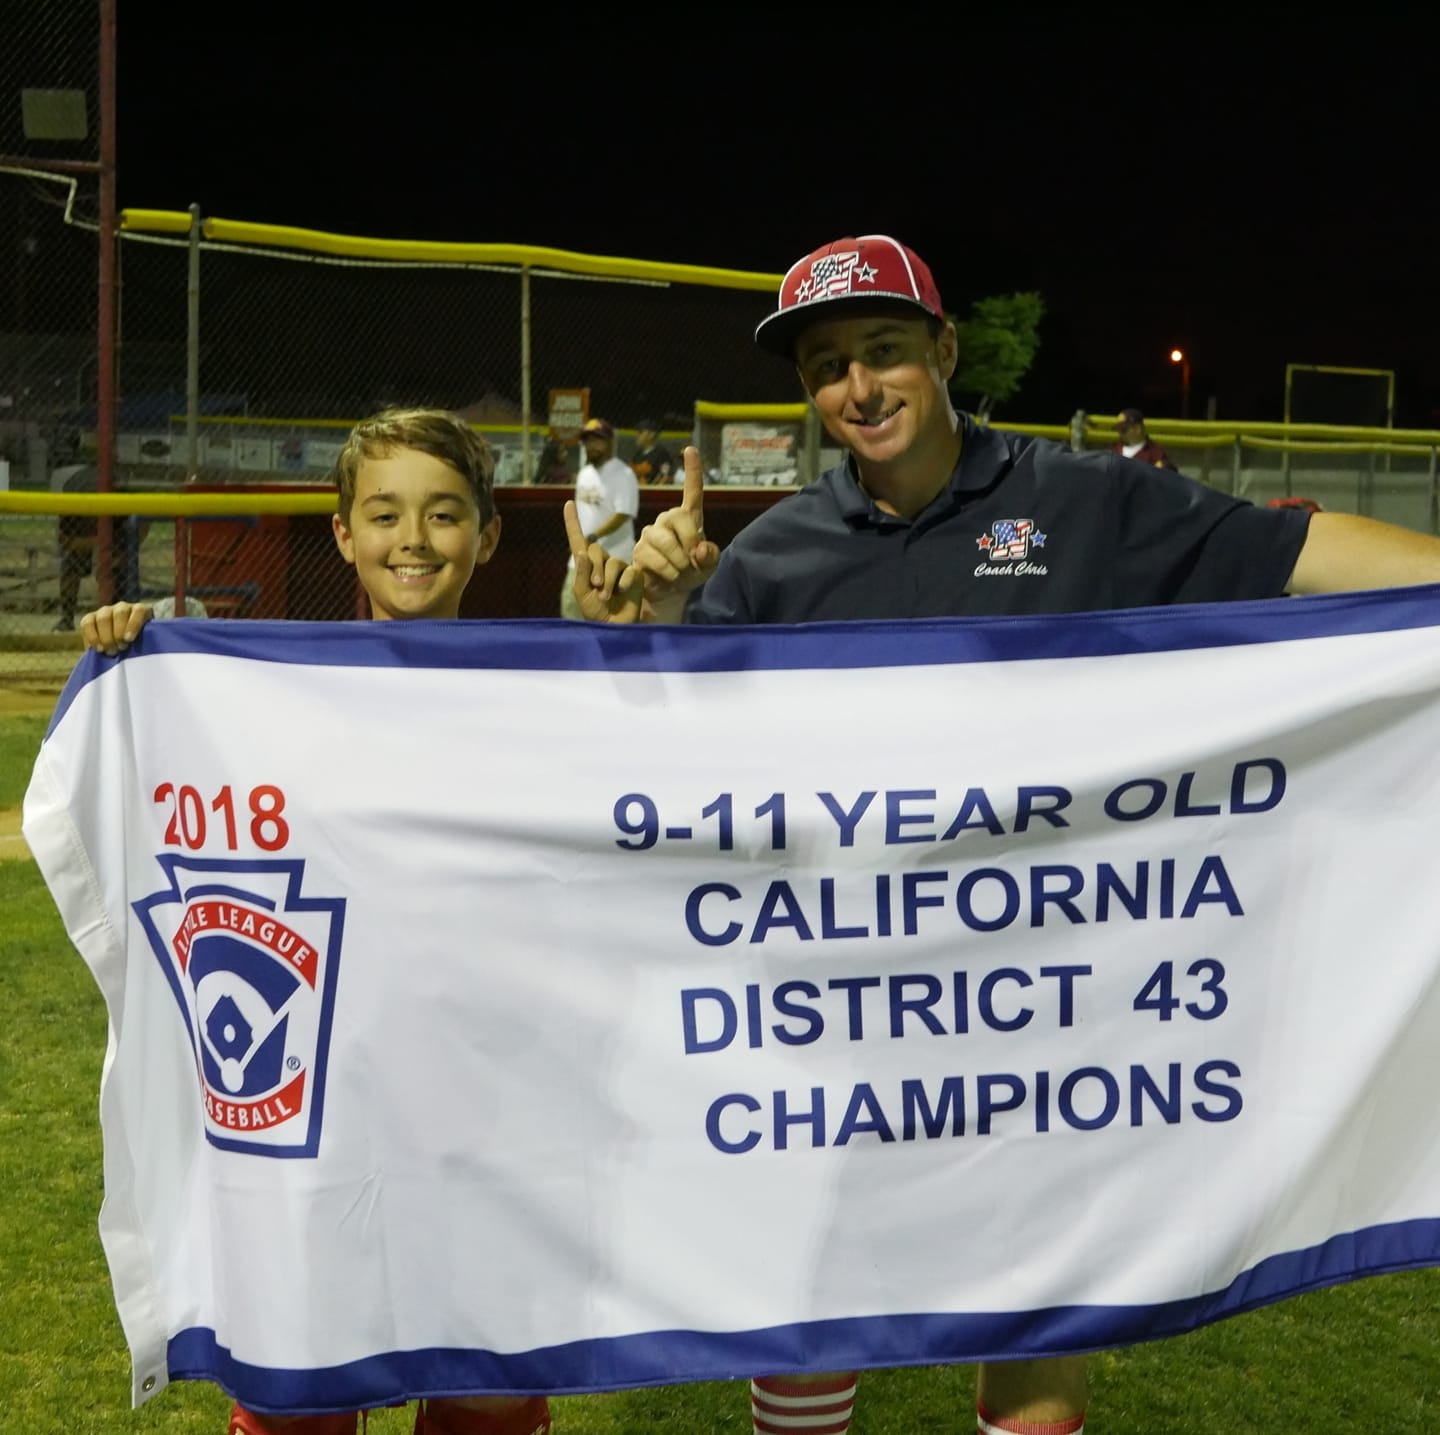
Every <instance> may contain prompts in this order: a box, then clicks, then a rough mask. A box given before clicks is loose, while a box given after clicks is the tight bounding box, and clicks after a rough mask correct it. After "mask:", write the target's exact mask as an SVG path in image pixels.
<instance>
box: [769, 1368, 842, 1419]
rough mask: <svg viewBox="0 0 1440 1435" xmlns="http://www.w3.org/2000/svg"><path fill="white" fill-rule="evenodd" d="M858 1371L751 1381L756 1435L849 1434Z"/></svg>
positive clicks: (773, 1377)
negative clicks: (817, 1378)
mask: <svg viewBox="0 0 1440 1435" xmlns="http://www.w3.org/2000/svg"><path fill="white" fill-rule="evenodd" d="M855 1380H856V1376H855V1372H854V1371H853V1370H847V1371H844V1372H843V1373H841V1374H839V1375H827V1376H822V1377H821V1378H820V1379H819V1380H796V1379H795V1378H794V1377H793V1376H789V1375H761V1376H758V1377H757V1378H756V1379H754V1380H752V1381H751V1382H750V1418H751V1419H752V1420H753V1421H754V1422H755V1435H845V1432H846V1431H847V1430H849V1428H850V1413H851V1411H853V1410H854V1409H855Z"/></svg>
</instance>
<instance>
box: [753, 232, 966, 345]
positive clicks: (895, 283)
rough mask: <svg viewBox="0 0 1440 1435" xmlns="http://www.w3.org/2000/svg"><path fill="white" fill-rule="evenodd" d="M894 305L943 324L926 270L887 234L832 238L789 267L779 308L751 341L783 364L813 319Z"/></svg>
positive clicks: (911, 252)
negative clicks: (781, 359) (777, 356)
mask: <svg viewBox="0 0 1440 1435" xmlns="http://www.w3.org/2000/svg"><path fill="white" fill-rule="evenodd" d="M896 304H910V305H913V306H914V307H915V308H916V309H919V310H920V311H921V312H923V313H925V314H928V315H930V316H931V317H933V318H936V319H939V320H941V321H942V322H943V321H944V319H945V311H944V308H943V307H942V305H941V303H940V291H939V290H938V289H937V288H936V287H935V280H934V279H933V278H932V277H931V274H930V267H929V265H927V264H926V263H925V261H924V260H923V259H922V258H921V257H920V256H919V255H918V254H916V252H915V251H914V250H913V249H910V248H907V247H906V246H905V245H903V244H901V243H900V241H899V240H898V239H891V238H890V236H889V235H888V234H862V235H861V236H860V238H858V239H836V240H834V241H833V242H832V243H830V244H823V245H821V246H820V248H819V249H817V250H816V251H815V252H814V253H813V254H807V255H806V256H805V258H804V259H802V260H800V262H799V263H798V264H792V265H791V266H790V268H789V270H788V271H787V273H786V275H785V278H784V279H782V280H781V281H780V307H779V308H778V309H777V310H776V311H775V312H774V313H773V314H771V315H770V317H769V318H768V319H764V320H762V321H761V323H760V326H759V328H757V329H756V330H755V342H756V343H757V344H759V346H760V347H761V348H762V349H764V350H765V351H766V352H767V353H771V354H778V355H779V356H780V357H781V358H783V359H788V358H790V357H791V356H792V354H793V351H794V348H795V340H796V339H798V338H799V337H800V331H801V330H802V329H804V328H805V327H806V326H807V325H809V324H813V323H815V322H816V320H818V319H833V318H836V317H839V316H841V315H843V314H844V313H848V312H850V311H852V310H863V309H866V308H871V309H887V308H893V307H894V306H895V305H896Z"/></svg>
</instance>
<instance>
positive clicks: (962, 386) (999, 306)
mask: <svg viewBox="0 0 1440 1435" xmlns="http://www.w3.org/2000/svg"><path fill="white" fill-rule="evenodd" d="M1044 315H1045V302H1044V300H1043V299H1041V297H1040V296H1039V294H1037V293H1034V292H1033V291H1031V292H1027V293H1023V294H994V295H992V296H991V297H990V298H988V299H977V300H976V301H975V307H974V308H973V309H971V311H970V317H969V318H968V319H956V320H955V329H956V331H957V333H958V334H959V335H960V362H959V364H958V365H957V366H956V368H955V377H954V378H953V379H951V380H950V389H951V392H952V393H956V394H978V395H979V396H980V399H979V402H978V403H977V404H976V405H975V407H974V410H973V412H974V414H975V416H976V417H977V418H978V419H980V420H981V422H982V423H983V422H984V421H985V420H986V419H988V418H989V417H990V411H991V410H992V409H993V408H994V407H995V405H996V404H997V403H999V402H1000V401H1001V400H1002V399H1008V398H1010V397H1011V396H1012V395H1014V394H1015V393H1016V391H1017V390H1018V389H1019V387H1020V381H1021V379H1023V378H1024V377H1025V375H1026V373H1027V372H1028V371H1029V369H1030V365H1031V364H1033V363H1034V362H1035V355H1036V354H1037V353H1038V352H1039V350H1040V335H1039V333H1038V330H1039V328H1040V320H1041V319H1042V318H1043V317H1044Z"/></svg>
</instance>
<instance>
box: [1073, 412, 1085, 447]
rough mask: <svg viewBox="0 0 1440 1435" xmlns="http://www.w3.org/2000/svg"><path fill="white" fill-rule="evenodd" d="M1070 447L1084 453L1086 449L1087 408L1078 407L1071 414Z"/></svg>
mask: <svg viewBox="0 0 1440 1435" xmlns="http://www.w3.org/2000/svg"><path fill="white" fill-rule="evenodd" d="M1070 448H1071V451H1072V452H1074V453H1082V452H1084V449H1085V410H1084V409H1076V410H1075V412H1074V413H1073V414H1071V415H1070Z"/></svg>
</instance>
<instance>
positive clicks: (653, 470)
mask: <svg viewBox="0 0 1440 1435" xmlns="http://www.w3.org/2000/svg"><path fill="white" fill-rule="evenodd" d="M630 467H631V468H633V469H634V470H635V476H636V478H638V479H639V480H640V482H641V483H644V484H662V483H673V482H674V481H675V476H676V474H677V473H678V472H679V465H678V464H677V463H676V462H675V455H674V454H673V453H671V452H670V450H669V449H668V448H666V447H665V445H664V444H663V443H661V442H660V424H659V422H658V421H657V420H655V419H641V420H640V421H639V422H638V423H637V424H636V425H635V457H634V458H632V459H631V460H630Z"/></svg>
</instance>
